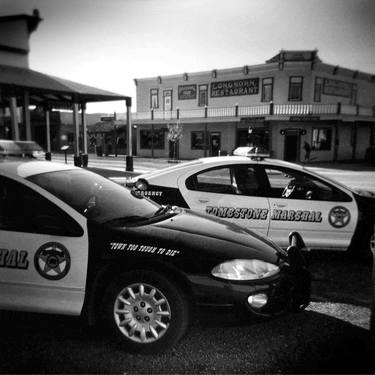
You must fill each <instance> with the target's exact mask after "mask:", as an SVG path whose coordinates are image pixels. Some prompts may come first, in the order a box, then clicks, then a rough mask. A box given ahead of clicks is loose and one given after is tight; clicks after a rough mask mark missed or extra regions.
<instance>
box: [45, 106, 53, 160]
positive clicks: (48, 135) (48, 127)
mask: <svg viewBox="0 0 375 375" xmlns="http://www.w3.org/2000/svg"><path fill="white" fill-rule="evenodd" d="M44 114H45V119H46V144H47V151H46V160H51V159H52V155H51V123H50V116H49V114H50V109H49V108H48V107H45V108H44Z"/></svg>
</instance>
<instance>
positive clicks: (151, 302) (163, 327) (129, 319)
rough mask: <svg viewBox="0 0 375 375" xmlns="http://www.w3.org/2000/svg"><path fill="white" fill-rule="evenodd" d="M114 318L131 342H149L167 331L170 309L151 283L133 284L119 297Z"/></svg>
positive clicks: (162, 295)
mask: <svg viewBox="0 0 375 375" xmlns="http://www.w3.org/2000/svg"><path fill="white" fill-rule="evenodd" d="M114 317H115V321H116V324H117V326H118V328H119V330H120V331H121V332H122V333H123V334H124V335H125V336H126V337H127V338H129V339H130V340H132V341H135V342H140V343H150V342H154V341H157V340H158V339H160V338H161V337H162V336H163V335H164V334H165V332H166V331H167V330H168V327H169V324H170V320H171V308H170V306H169V303H168V301H167V299H166V298H165V296H164V294H163V293H162V292H161V291H160V290H159V289H157V288H155V287H153V286H152V285H148V284H141V283H138V284H132V285H129V286H127V287H126V288H124V289H123V290H122V291H121V292H120V293H119V294H118V295H117V298H116V301H115V305H114Z"/></svg>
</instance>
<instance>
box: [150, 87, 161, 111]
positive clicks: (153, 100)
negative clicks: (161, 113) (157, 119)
mask: <svg viewBox="0 0 375 375" xmlns="http://www.w3.org/2000/svg"><path fill="white" fill-rule="evenodd" d="M150 104H151V105H150V107H151V108H159V89H151V90H150Z"/></svg>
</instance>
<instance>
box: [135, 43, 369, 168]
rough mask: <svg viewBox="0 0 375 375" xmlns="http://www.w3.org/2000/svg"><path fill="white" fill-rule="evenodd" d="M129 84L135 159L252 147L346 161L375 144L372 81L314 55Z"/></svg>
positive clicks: (285, 55) (282, 155) (294, 157)
mask: <svg viewBox="0 0 375 375" xmlns="http://www.w3.org/2000/svg"><path fill="white" fill-rule="evenodd" d="M134 81H135V84H136V91H137V112H136V113H134V114H133V116H132V117H133V124H134V125H136V127H137V155H138V156H144V157H164V158H168V157H172V155H173V153H174V152H176V153H177V157H178V158H180V159H194V158H198V157H204V156H215V155H219V154H230V153H231V152H232V150H233V149H235V148H236V147H239V146H245V145H254V146H262V147H264V148H266V149H268V150H269V152H270V154H271V156H272V157H276V158H279V159H284V160H289V161H304V160H305V158H306V156H309V158H310V160H314V161H346V160H362V159H364V158H365V154H366V150H367V149H368V148H369V147H371V146H373V145H374V142H375V139H374V138H375V134H374V133H375V109H374V108H375V75H371V74H367V73H363V72H359V71H353V70H350V69H346V68H342V67H339V66H333V65H329V64H325V63H323V62H322V61H321V60H320V58H319V57H318V54H317V51H316V50H314V51H283V50H282V51H280V53H278V54H277V55H276V56H274V57H272V58H271V59H269V60H267V61H266V63H264V64H260V65H253V66H247V65H246V66H243V67H238V68H232V69H221V70H219V69H214V70H212V71H205V72H196V73H182V74H178V75H170V76H159V77H152V78H141V79H135V80H134ZM173 126H174V127H176V126H177V127H178V128H180V130H181V135H182V137H181V139H179V140H177V142H172V141H170V140H169V139H170V137H169V135H170V130H169V129H170V128H171V127H173ZM308 149H310V150H311V152H310V155H306V150H308Z"/></svg>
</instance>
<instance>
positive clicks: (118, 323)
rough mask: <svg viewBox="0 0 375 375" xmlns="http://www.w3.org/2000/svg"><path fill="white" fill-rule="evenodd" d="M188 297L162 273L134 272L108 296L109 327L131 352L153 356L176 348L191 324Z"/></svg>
mask: <svg viewBox="0 0 375 375" xmlns="http://www.w3.org/2000/svg"><path fill="white" fill-rule="evenodd" d="M189 310H190V306H189V301H188V297H187V295H186V294H185V293H184V292H183V291H182V290H181V288H179V287H178V286H176V285H174V284H172V283H171V282H170V281H169V280H168V279H167V278H166V277H165V276H163V275H162V274H159V273H156V272H153V271H146V270H138V271H130V272H128V273H125V274H123V275H122V276H121V277H119V278H117V279H116V280H114V281H113V282H112V283H111V284H110V285H109V287H108V288H107V290H106V292H105V296H104V305H103V311H102V312H103V320H104V323H105V326H106V328H108V329H109V331H110V333H111V334H112V335H113V336H114V338H115V339H116V340H117V342H119V343H120V344H121V346H123V347H124V348H125V349H126V350H127V351H129V352H132V353H144V354H152V353H158V352H161V351H164V350H166V349H168V348H170V347H172V346H174V345H175V344H176V343H177V342H178V341H179V339H180V338H181V337H182V336H183V335H184V333H185V332H186V330H187V327H188V324H189V315H190V312H189Z"/></svg>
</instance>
